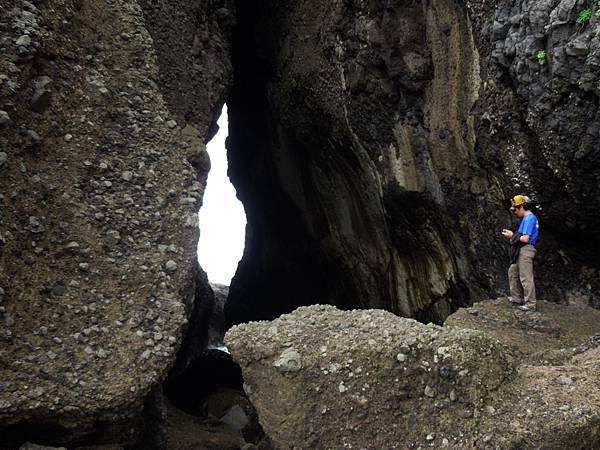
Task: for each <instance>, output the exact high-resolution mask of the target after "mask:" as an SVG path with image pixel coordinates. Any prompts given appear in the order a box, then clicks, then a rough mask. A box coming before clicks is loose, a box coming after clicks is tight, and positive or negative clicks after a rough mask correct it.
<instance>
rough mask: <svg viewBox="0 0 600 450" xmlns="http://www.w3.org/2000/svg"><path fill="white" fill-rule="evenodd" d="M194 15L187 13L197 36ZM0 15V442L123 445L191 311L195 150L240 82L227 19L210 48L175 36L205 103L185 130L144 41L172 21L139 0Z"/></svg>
mask: <svg viewBox="0 0 600 450" xmlns="http://www.w3.org/2000/svg"><path fill="white" fill-rule="evenodd" d="M141 3H143V2H141ZM202 8H204V7H200V6H196V7H194V8H192V7H189V8H188V9H186V10H182V11H180V12H179V14H178V16H177V17H178V20H180V21H182V22H183V21H184V19H185V18H187V19H186V21H185V22H186V23H187V24H188V29H190V30H194V29H195V26H196V19H197V14H201V13H200V12H199V11H200V10H202ZM205 9H206V11H202V13H203V14H204V15H205V16H206V17H208V16H211V15H214V14H216V13H215V12H214V11H212V10H210V9H208V7H206V8H205ZM0 11H1V13H2V14H1V16H0V28H1V32H2V41H1V45H2V52H1V56H0V74H2V75H0V76H1V78H2V79H1V80H0V81H1V100H2V105H1V107H0V108H1V109H2V112H0V116H1V117H2V119H1V122H2V123H1V124H0V128H1V130H0V150H1V153H0V194H1V195H0V308H1V309H0V339H1V340H2V343H1V345H0V436H2V438H1V439H0V440H1V441H2V442H1V445H8V446H10V445H18V444H19V443H22V442H24V441H26V440H32V441H36V440H37V441H43V442H45V443H47V444H52V443H61V444H73V445H75V444H77V443H78V442H82V441H83V442H125V441H131V440H132V439H133V438H134V437H135V433H136V432H137V426H136V425H137V421H138V416H139V413H140V411H141V409H142V406H143V402H144V398H145V397H146V395H147V393H148V392H149V390H150V389H151V388H153V387H154V386H156V385H157V384H158V383H160V382H161V380H162V379H163V378H164V376H165V373H166V371H167V370H168V369H169V367H170V366H171V364H172V363H173V360H174V357H175V354H176V351H177V349H178V347H179V344H180V342H181V340H182V332H183V330H184V325H185V324H186V322H187V320H188V317H189V316H190V314H191V313H192V309H193V300H194V294H195V289H196V288H195V284H196V279H197V272H198V267H197V262H196V242H197V238H198V226H197V210H198V208H199V206H200V203H201V199H202V194H203V190H204V184H205V180H206V172H207V170H208V166H209V164H208V158H207V157H206V155H205V152H204V151H203V143H204V141H205V140H206V139H207V138H208V135H209V129H210V128H211V124H212V122H213V118H214V113H215V111H217V110H218V109H219V108H220V106H221V104H222V102H223V95H224V93H225V92H226V90H227V84H228V83H229V80H230V77H231V70H230V66H229V65H228V59H227V58H225V57H224V56H223V55H222V54H221V53H218V52H217V50H215V42H216V40H218V39H220V38H222V40H223V41H224V42H225V43H227V42H228V38H227V33H228V30H229V29H230V25H231V24H229V25H226V26H225V25H224V26H223V27H222V28H219V22H218V21H217V19H216V18H215V17H212V18H211V20H214V25H210V22H209V21H208V19H206V17H205V20H204V25H205V26H207V27H208V26H211V33H212V34H213V43H212V44H211V45H212V47H211V48H208V49H206V51H205V52H203V53H198V50H197V49H198V48H201V45H202V44H195V39H194V36H193V34H190V35H189V36H186V37H185V39H181V36H180V35H176V34H174V33H171V34H172V37H171V40H173V41H175V40H176V41H178V43H179V48H178V52H179V56H180V57H184V59H185V60H186V64H190V65H192V64H198V65H200V66H201V67H203V68H204V69H203V70H202V71H200V70H199V71H196V72H195V73H194V76H195V86H196V87H197V88H198V89H199V90H200V89H201V88H203V89H204V90H205V92H210V95H205V96H200V95H199V94H198V98H197V99H196V100H195V101H196V102H197V103H200V100H199V99H200V98H202V102H203V106H204V107H203V109H201V110H200V109H196V110H195V115H194V116H193V118H190V123H191V124H192V125H194V126H195V127H192V126H188V127H186V128H184V129H183V130H182V128H183V126H184V125H185V121H184V119H186V118H187V114H186V111H185V108H184V106H181V107H180V108H178V109H175V108H171V110H169V109H168V106H169V105H171V104H172V103H174V102H176V101H177V95H179V94H180V93H179V92H176V91H175V90H173V92H172V95H169V96H166V98H165V97H164V96H163V91H161V89H160V88H159V84H160V83H162V82H163V78H164V75H159V63H160V62H161V61H163V59H164V53H165V52H166V49H165V48H164V46H166V45H167V44H168V42H167V41H166V40H165V39H162V40H161V41H160V45H159V47H160V48H158V49H155V44H156V41H153V40H152V37H151V34H149V32H148V29H150V30H151V31H153V27H156V28H160V26H161V23H162V24H164V23H166V22H171V19H172V17H170V16H165V15H160V14H159V13H158V12H156V13H155V11H154V10H153V9H152V8H149V9H148V10H147V14H148V17H149V18H150V19H152V20H150V22H151V26H147V24H146V22H145V20H144V15H143V13H142V9H141V8H140V6H139V4H138V2H136V1H134V0H124V1H112V0H101V1H96V0H93V1H91V0H81V1H75V0H48V1H44V2H33V3H30V2H27V1H21V0H18V1H13V0H2V1H0ZM172 25H173V24H172V23H171V25H170V26H172ZM180 31H183V30H182V29H180ZM157 34H158V33H157ZM202 42H205V41H202ZM199 46H200V47H199ZM155 50H156V51H155ZM194 51H196V53H195V59H194V60H193V61H191V60H189V59H188V58H187V56H186V55H187V53H193V52H194ZM213 59H217V60H219V61H225V62H224V63H221V64H214V65H213V64H212V63H211V61H212V60H213ZM209 65H210V69H206V67H208V66H209ZM173 70H174V71H175V70H177V68H176V67H173ZM182 70H184V69H182ZM200 73H202V74H204V78H200V76H199V74H200ZM165 85H166V83H165ZM167 87H169V86H167ZM164 92H169V93H171V91H170V90H168V89H167V88H165V89H164ZM190 161H191V162H190ZM92 432H93V433H95V434H94V435H93V436H88V435H89V434H90V433H92Z"/></svg>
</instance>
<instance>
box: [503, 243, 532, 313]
mask: <svg viewBox="0 0 600 450" xmlns="http://www.w3.org/2000/svg"><path fill="white" fill-rule="evenodd" d="M536 253H537V250H536V249H535V247H534V246H533V245H531V244H526V245H524V246H523V247H521V250H519V257H518V258H517V263H516V264H511V265H510V267H509V268H508V282H509V284H510V295H511V296H512V299H513V301H514V302H516V303H523V304H525V305H527V306H529V307H531V308H535V307H536V298H535V283H534V281H533V259H534V258H535V255H536Z"/></svg>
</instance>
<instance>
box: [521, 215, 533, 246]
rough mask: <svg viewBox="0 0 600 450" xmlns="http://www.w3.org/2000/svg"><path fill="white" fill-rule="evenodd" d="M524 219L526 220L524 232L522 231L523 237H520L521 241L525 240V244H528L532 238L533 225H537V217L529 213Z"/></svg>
mask: <svg viewBox="0 0 600 450" xmlns="http://www.w3.org/2000/svg"><path fill="white" fill-rule="evenodd" d="M523 220H524V221H525V224H524V227H523V233H522V235H521V237H520V238H519V241H520V242H523V243H524V244H528V243H529V239H530V238H531V235H532V234H533V227H535V219H533V216H531V215H529V216H527V217H525V218H524V219H523Z"/></svg>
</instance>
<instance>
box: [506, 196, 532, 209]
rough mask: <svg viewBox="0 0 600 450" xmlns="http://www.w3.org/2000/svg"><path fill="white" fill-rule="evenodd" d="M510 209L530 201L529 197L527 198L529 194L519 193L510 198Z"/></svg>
mask: <svg viewBox="0 0 600 450" xmlns="http://www.w3.org/2000/svg"><path fill="white" fill-rule="evenodd" d="M510 203H511V206H510V209H512V210H513V211H514V209H515V207H516V206H519V205H523V204H525V203H529V198H527V196H526V195H525V194H519V195H515V196H514V197H513V198H511V199H510Z"/></svg>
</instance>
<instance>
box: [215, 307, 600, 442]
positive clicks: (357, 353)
mask: <svg viewBox="0 0 600 450" xmlns="http://www.w3.org/2000/svg"><path fill="white" fill-rule="evenodd" d="M495 306H496V305H494V307H495ZM503 308H504V309H507V310H508V309H509V306H508V305H506V304H504V307H503ZM560 308H563V310H565V309H566V310H568V308H569V307H568V306H562V307H560ZM589 309H590V308H589V307H588V310H589ZM462 314H465V313H462ZM467 314H468V313H467ZM544 320H551V318H547V317H544ZM454 324H455V325H457V324H459V321H458V320H457V321H455V322H454ZM572 328H573V329H575V328H576V327H575V326H574V325H573V326H572ZM510 331H511V330H510V328H509V329H508V332H510ZM582 334H583V332H582ZM587 338H588V339H589V336H587ZM226 342H227V344H228V345H229V346H230V348H231V350H232V353H233V355H234V358H235V359H236V360H237V361H238V362H239V363H240V365H241V367H242V371H243V375H244V379H245V382H246V385H245V390H246V392H247V393H248V395H249V397H250V399H251V401H252V403H253V404H254V405H255V406H256V408H257V411H258V414H259V417H260V421H261V424H262V425H263V428H264V429H265V431H266V432H267V434H268V435H269V436H270V437H271V438H272V439H273V442H274V444H275V445H276V446H278V447H279V448H282V449H288V448H297V449H309V448H367V449H378V448H398V449H404V448H416V447H426V446H427V447H428V446H432V447H435V448H489V449H492V448H528V449H533V448H544V449H562V448H580V449H584V448H596V447H597V446H598V445H600V435H599V434H598V426H599V425H600V383H599V381H598V378H597V370H598V359H597V347H596V348H591V349H589V350H588V351H587V352H584V353H581V354H579V355H577V356H575V357H571V356H570V357H568V358H565V359H564V361H563V362H562V363H561V364H560V365H554V364H546V363H542V362H539V363H529V362H525V361H523V360H521V358H520V354H519V353H518V352H515V351H514V350H513V349H512V348H511V347H508V346H506V345H504V344H501V343H500V342H499V341H498V340H497V339H495V338H494V337H493V336H492V335H490V334H487V333H483V332H481V331H474V330H467V329H460V328H458V327H456V326H455V327H444V328H441V327H438V326H436V325H432V324H430V325H423V324H420V323H418V322H415V321H414V320H410V319H404V318H399V317H396V316H394V315H393V314H390V313H388V312H385V311H380V310H363V311H348V312H342V311H339V310H337V309H335V308H333V307H331V306H318V305H317V306H311V307H303V308H299V309H297V310H296V311H294V312H293V313H291V314H287V315H284V316H282V317H280V318H279V319H277V320H275V321H272V322H254V323H249V324H243V325H239V326H236V327H234V328H232V329H231V330H229V332H228V333H227V335H226ZM567 343H568V344H571V341H569V340H567V341H565V342H563V344H567ZM551 345H552V344H551ZM596 345H597V344H596Z"/></svg>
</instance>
